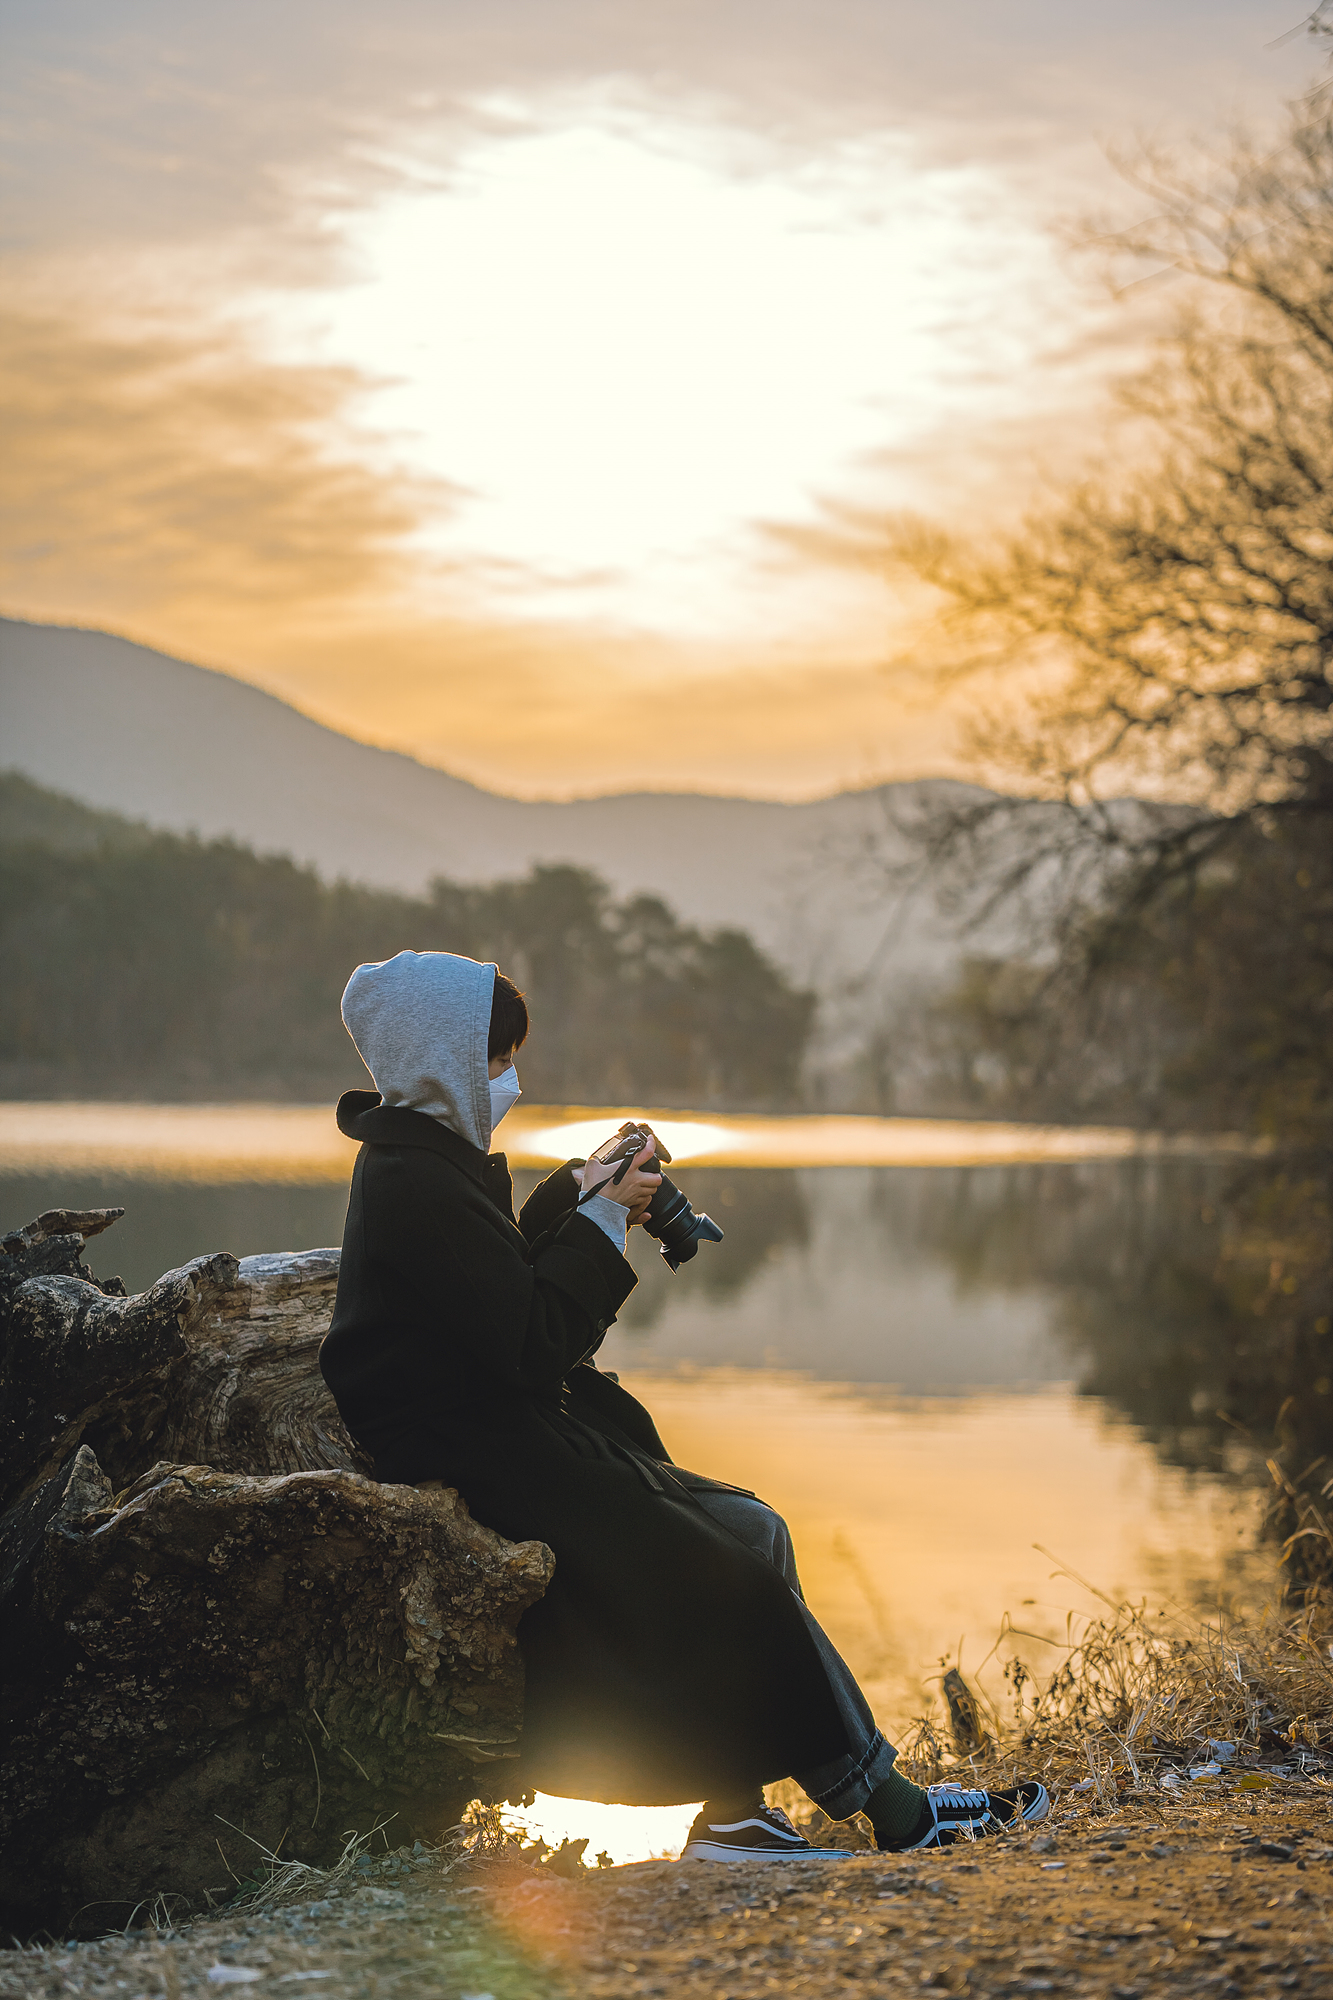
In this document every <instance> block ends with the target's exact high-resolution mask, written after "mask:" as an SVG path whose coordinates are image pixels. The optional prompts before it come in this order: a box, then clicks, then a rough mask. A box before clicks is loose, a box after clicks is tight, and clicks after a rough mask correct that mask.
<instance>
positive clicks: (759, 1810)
mask: <svg viewBox="0 0 1333 2000" xmlns="http://www.w3.org/2000/svg"><path fill="white" fill-rule="evenodd" d="M811 1854H814V1855H818V1857H819V1859H820V1860H821V1861H848V1860H850V1859H851V1856H850V1854H849V1853H845V1852H844V1851H843V1850H842V1849H841V1848H833V1847H813V1846H811V1844H810V1842H809V1841H808V1840H807V1839H806V1838H805V1836H804V1835H803V1834H800V1833H798V1832H797V1831H796V1828H795V1827H794V1826H793V1825H792V1823H791V1821H790V1820H789V1819H788V1818H787V1815H786V1813H785V1812H779V1811H778V1808H777V1807H776V1806H766V1805H762V1804H761V1805H757V1806H754V1807H753V1808H752V1809H751V1810H750V1811H749V1812H747V1813H746V1814H745V1816H744V1818H743V1819H729V1820H723V1819H714V1818H712V1817H711V1816H710V1814H709V1811H708V1807H707V1806H705V1807H704V1809H703V1811H702V1812H701V1813H700V1814H699V1816H698V1818H697V1819H696V1820H695V1822H694V1825H693V1826H692V1827H691V1828H690V1837H689V1839H688V1840H687V1841H686V1843H685V1845H684V1847H683V1848H682V1849H681V1854H680V1858H681V1860H682V1861H790V1860H793V1859H795V1860H799V1859H800V1858H801V1857H802V1856H805V1855H811Z"/></svg>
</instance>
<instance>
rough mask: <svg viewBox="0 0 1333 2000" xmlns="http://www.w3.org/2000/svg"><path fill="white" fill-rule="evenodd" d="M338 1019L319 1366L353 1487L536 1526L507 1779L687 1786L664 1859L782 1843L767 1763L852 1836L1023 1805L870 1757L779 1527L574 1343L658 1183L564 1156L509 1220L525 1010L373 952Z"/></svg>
mask: <svg viewBox="0 0 1333 2000" xmlns="http://www.w3.org/2000/svg"><path fill="white" fill-rule="evenodd" d="M342 1011H343V1019H344V1021H345V1023H346V1025H347V1028H348V1030H349V1032H350V1034H351V1035H352V1038H353V1040H354V1042H355V1043H356V1046H357V1049H358V1050H359V1051H360V1054H361V1056H362V1058H363V1060H364V1061H365V1064H366V1067H367V1068H368V1069H369V1071H370V1074H371V1077H372V1079H373V1081H374V1084H375V1089H374V1091H365V1090H359V1091H358V1090H353V1091H348V1092H347V1093H346V1094H345V1095H344V1096H343V1097H342V1099H341V1100H340V1102H339V1105H338V1124H339V1127H340V1129H341V1130H342V1131H343V1132H344V1133H345V1134H346V1136H347V1137H348V1138H351V1139H356V1140H359V1141H360V1142H361V1150H360V1152H359V1153H358V1155H357V1160H356V1165H355V1168H354V1170H353V1174H352V1185H351V1194H350V1199H349V1202H348V1210H347V1224H346V1230H345V1234H344V1238H343V1253H342V1266H341V1270H340V1273H339V1278H338V1292H337V1301H336V1304H335V1306H334V1311H333V1317H332V1320H331V1323H330V1326H329V1331H328V1334H327V1336H326V1338H325V1340H324V1342H323V1345H322V1348H321V1350H320V1366H321V1369H322V1371H323V1374H324V1378H325V1380H326V1382H327V1383H328V1385H329V1388H330V1389H331V1391H332V1392H333V1395H334V1398H335V1400H336V1402H337V1405H338V1409H339V1411H340V1413H341V1415H342V1418H343V1421H344V1422H345V1424H346V1426H347V1428H348V1430H349V1432H350V1433H351V1435H352V1436H353V1437H354V1438H355V1439H356V1440H357V1442H358V1443H359V1444H360V1445H361V1446H362V1447H363V1448H364V1449H365V1450H366V1451H367V1452H368V1453H369V1454H370V1456H371V1458H372V1460H373V1462H374V1468H375V1476H376V1478H377V1479H379V1480H381V1481H384V1482H387V1483H391V1484H413V1485H420V1484H424V1483H426V1482H432V1481H439V1482H443V1483H444V1484H446V1485H448V1486H451V1487H454V1488H456V1489H457V1491H458V1492H459V1493H460V1494H461V1496H462V1498H463V1500H464V1501H465V1502H466V1504H467V1506H468V1508H469V1510H470V1512H471V1514H472V1516H473V1518H474V1519H475V1520H477V1521H479V1522H482V1523H484V1524H485V1525H486V1526H487V1527H489V1528H492V1529H494V1530H495V1531H496V1532H497V1533H499V1534H501V1535H504V1536H506V1537H508V1539H510V1540H511V1541H515V1542H526V1541H540V1542H544V1543H546V1544H547V1546H548V1547H549V1548H550V1549H551V1550H552V1551H553V1552H554V1555H555V1574H554V1576H553V1578H552V1581H551V1583H550V1585H549V1586H548V1588H547V1590H546V1592H545V1594H544V1596H543V1597H542V1598H541V1599H540V1600H539V1601H538V1602H537V1603H536V1604H534V1605H533V1606H531V1608H530V1609H529V1610H528V1611H526V1612H525V1613H524V1615H523V1618H522V1619H521V1621H520V1623H519V1627H518V1641H519V1646H520V1649H521V1651H522V1656H523V1661H524V1667H525V1676H526V1695H525V1705H524V1723H523V1734H522V1748H521V1754H520V1762H519V1766H518V1773H517V1777H516V1779H515V1785H514V1793H515V1796H517V1795H518V1794H519V1793H520V1792H522V1791H526V1790H528V1789H537V1790H540V1791H543V1792H547V1793H555V1794H557V1795H563V1796H566V1797H574V1798H592V1799H600V1800H604V1801H607V1802H619V1803H624V1804H632V1805H678V1804H683V1803H685V1802H687V1801H691V1800H694V1799H700V1798H702V1799H704V1800H705V1804H704V1807H703V1810H702V1811H701V1812H700V1814H699V1816H698V1818H697V1819H696V1821H695V1823H694V1826H693V1827H692V1829H691V1832H690V1836H689V1840H688V1842H687V1844H686V1847H685V1854H686V1855H687V1856H690V1855H694V1856H699V1857H703V1858H711V1859H715V1860H741V1859H755V1858H760V1859H772V1858H782V1857H790V1856H796V1855H802V1854H808V1853H810V1852H811V1851H812V1849H811V1847H810V1844H809V1843H808V1842H807V1841H806V1840H805V1839H803V1838H802V1836H801V1835H800V1834H799V1833H798V1832H797V1831H796V1829H795V1828H794V1827H793V1826H792V1824H791V1822H790V1820H788V1819H787V1817H786V1815H785V1814H783V1813H782V1812H780V1811H777V1810H775V1809H773V1808H771V1807H769V1806H767V1805H766V1804H765V1802H764V1795H763V1787H764V1786H765V1785H766V1784H768V1783H771V1782H772V1781H774V1780H777V1779H780V1778H786V1777H789V1776H795V1778H796V1781H797V1783H798V1784H799V1785H800V1786H801V1787H802V1788H803V1789H804V1791H805V1792H806V1793H807V1794H808V1795H809V1797H810V1798H811V1799H812V1800H813V1801H814V1803H815V1804H816V1805H818V1806H821V1807H822V1808H823V1810H824V1811H825V1812H826V1813H827V1814H828V1816H829V1818H830V1819H832V1820H845V1819H849V1818H850V1817H851V1816H852V1814H854V1813H857V1812H862V1813H865V1814H866V1816H867V1817H868V1818H869V1820H870V1822H871V1825H872V1826H873V1828H874V1831H875V1839H876V1842H877V1844H878V1846H879V1847H881V1848H883V1849H886V1850H890V1851H901V1850H904V1849H908V1848H917V1847H930V1846H940V1845H944V1844H947V1843H949V1842H952V1841H954V1840H957V1839H959V1838H972V1837H975V1836H976V1835H978V1834H983V1833H989V1832H992V1831H995V1830H998V1829H1000V1828H1002V1827H1004V1826H1008V1825H1012V1824H1015V1823H1017V1822H1019V1821H1028V1822H1031V1821H1035V1820H1039V1819H1041V1818H1043V1817H1044V1816H1045V1814H1046V1811H1047V1809H1048V1806H1049V1800H1048V1798H1047V1795H1046V1792H1045V1790H1044V1789H1043V1787H1042V1786H1041V1785H1040V1784H1037V1783H1026V1784H1021V1785H1018V1786H1016V1787H1014V1788H1013V1789H1011V1790H1007V1791H993V1792H986V1791H978V1790H970V1789H964V1788H962V1787H959V1786H950V1785H946V1786H931V1787H928V1788H927V1789H925V1790H923V1789H921V1788H920V1787H918V1786H916V1785H914V1784H912V1783H911V1782H910V1781H909V1780H908V1779H907V1778H905V1777H904V1776H903V1775H902V1774H901V1773H900V1772H899V1771H897V1770H896V1769H895V1768H894V1766H895V1760H896V1755H897V1753H896V1751H895V1750H894V1749H893V1747H892V1746H891V1745H890V1744H889V1743H888V1742H887V1741H886V1740H885V1738H884V1736H883V1734H882V1732H881V1731H880V1730H879V1729H878V1727H877V1726H876V1723H875V1719H874V1716H873V1714H872V1713H871V1710H870V1707H869V1704H868V1703H867V1701H866V1699H865V1697H864V1695H863V1694H862V1693H861V1690H860V1688H859V1687H858V1686H857V1684H856V1681H855V1679H854V1677H853V1675H852V1673H851V1672H850V1670H849V1669H848V1667H847V1666H846V1665H845V1663H844V1662H843V1660H842V1659H841V1658H840V1657H839V1655H838V1653H837V1651H836V1649H835V1648H834V1646H833V1645H832V1643H831V1641H830V1640H829V1638H828V1637H827V1635H826V1634H825V1633H824V1631H823V1630H822V1628H821V1627H820V1625H819V1624H818V1622H817V1621H816V1619H815V1618H814V1616H813V1615H812V1613H811V1612H810V1610H809V1608H808V1607H807V1605H806V1603H805V1600H804V1598H803V1596H802V1593H801V1586H800V1581H799V1578H798V1575H797V1570H796V1561H795V1556H794V1552H793V1549H792V1542H791V1536H790V1535H789V1533H788V1531H787V1528H786V1525H785V1523H784V1522H783V1521H782V1519H781V1517H780V1516H779V1515H778V1514H776V1513H775V1512H774V1511H773V1510H772V1508H770V1507H767V1506H765V1504H764V1503H763V1502H762V1501H761V1500H759V1499H757V1498H756V1497H755V1495H754V1494H753V1493H749V1492H746V1491H744V1490H742V1489H741V1488H738V1487H735V1486H729V1485H727V1484H725V1483H724V1482H722V1481H720V1480H715V1479H710V1478H706V1477H704V1476H703V1475H701V1474H699V1473H694V1472H690V1471H687V1470H686V1469H685V1468H683V1467H681V1466H678V1465H675V1464H673V1462H672V1460H671V1457H670V1455H669V1453H668V1452H667V1449H666V1446H665V1445H664V1444H663V1442H662V1440H661V1438H660V1437H659V1436H658V1432H657V1427H656V1425H655V1424H654V1422H653V1419H652V1417H651V1416H650V1415H649V1413H648V1411H647V1410H646V1409H645V1408H644V1407H643V1405H642V1404H641V1403H639V1402H637V1401H636V1400H635V1398H634V1397H633V1396H631V1395H630V1394H629V1393H628V1392H627V1391H626V1390H625V1389H623V1388H622V1387H621V1386H620V1385H619V1383H618V1381H617V1380H616V1378H615V1377H614V1376H613V1375H611V1374H608V1373H605V1372H603V1371H602V1370H600V1369H599V1368H598V1367H597V1365H596V1361H595V1359H594V1356H595V1355H596V1353H597V1350H598V1348H599V1347H600V1346H601V1343H602V1341H603V1339H604V1338H605V1336H606V1332H607V1329H608V1328H609V1327H610V1326H611V1325H612V1324H613V1323H614V1321H615V1317H616V1314H617V1312H618V1311H619V1309H620V1307H621V1306H622V1305H623V1304H624V1302H625V1300H626V1298H627V1297H628V1296H629V1294H630V1292H631V1291H632V1290H633V1287H634V1284H635V1282H636V1280H635V1273H634V1270H633V1267H632V1266H631V1265H630V1263H629V1262H628V1261H627V1259H626V1257H625V1254H624V1252H625V1243H626V1235H627V1231H628V1229H629V1227H630V1226H631V1225H632V1224H634V1223H635V1222H637V1221H639V1220H641V1219H642V1217H643V1215H644V1214H645V1213H646V1210H647V1207H648V1203H649V1202H650V1201H651V1199H652V1195H653V1192H654V1190H655V1189H656V1188H657V1187H658V1186H659V1184H660V1182H659V1177H658V1175H657V1174H656V1173H655V1172H654V1171H653V1158H652V1146H651V1144H649V1145H647V1146H645V1147H644V1149H643V1150H642V1151H641V1152H640V1153H639V1154H638V1155H637V1157H636V1158H635V1160H634V1162H633V1164H632V1166H631V1167H630V1169H629V1170H628V1171H626V1172H624V1174H623V1178H621V1179H620V1180H619V1181H618V1182H617V1181H615V1180H614V1178H613V1175H614V1172H615V1170H614V1169H613V1168H612V1167H609V1166H608V1167H605V1168H603V1167H602V1166H601V1165H600V1164H599V1163H594V1162H591V1161H590V1162H588V1163H587V1164H586V1165H585V1164H584V1163H582V1162H579V1161H576V1160H575V1161H569V1162H567V1163H566V1164H565V1165H564V1166H562V1167H559V1168H557V1170H556V1171H555V1172H554V1173H553V1174H551V1175H549V1176H548V1177H547V1179H546V1180H544V1181H543V1182H542V1183H541V1184H540V1185H539V1186H538V1187H537V1188H536V1190H535V1191H534V1192H533V1194H532V1195H531V1196H530V1197H529V1199H528V1200H527V1201H526V1202H525V1203H524V1205H523V1209H522V1212H521V1214H520V1215H519V1216H518V1217H517V1219H516V1218H515V1216H514V1211H513V1189H512V1183H511V1180H510V1175H509V1169H508V1165H507V1162H506V1160H505V1157H504V1155H503V1154H502V1153H491V1152H490V1150H489V1148H490V1144H491V1138H492V1134H493V1132H494V1130H495V1127H496V1126H497V1125H498V1124H499V1123H500V1121H501V1119H502V1118H503V1117H504V1116H505V1113H506V1112H507V1111H508V1110H509V1108H510V1107H511V1106H512V1105H513V1103H514V1102H515V1101H516V1100H517V1098H518V1097H519V1095H520V1089H519V1083H518V1075H517V1070H516V1068H515V1057H516V1055H517V1052H518V1050H519V1048H520V1047H521V1046H522V1044H523V1042H524V1040H525V1039H526V1036H527V1033H528V1027H529V1022H528V1012H527V1007H526V1003H525V1002H524V1000H523V997H522V995H521V993H520V992H519V990H518V988H517V987H516V986H515V985H514V983H513V982H512V981H511V980H509V979H508V978H506V977H505V975H504V974H502V973H501V972H499V971H498V969H497V967H495V966H494V965H490V964H479V963H477V962H476V961H475V960H473V959H469V958H462V957H458V956H455V955H454V954H452V953H448V952H412V951H404V952H400V953H399V954H398V955H397V957H395V958H391V959H388V960H386V961H385V962H383V963H382V964H372V965H362V966H359V967H358V968H357V970H356V971H355V972H354V973H353V975H352V977H351V979H350V980H349V981H348V984H347V989H346V992H345V993H344V995H343V1007H342Z"/></svg>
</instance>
